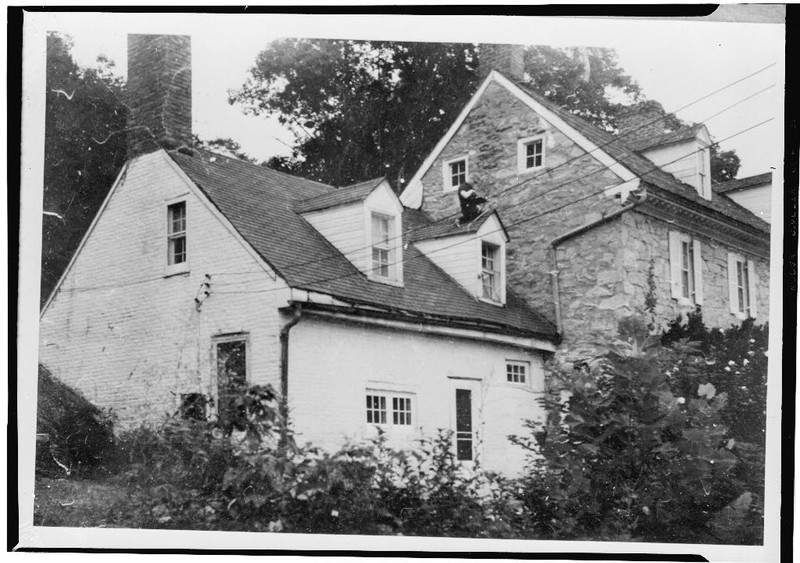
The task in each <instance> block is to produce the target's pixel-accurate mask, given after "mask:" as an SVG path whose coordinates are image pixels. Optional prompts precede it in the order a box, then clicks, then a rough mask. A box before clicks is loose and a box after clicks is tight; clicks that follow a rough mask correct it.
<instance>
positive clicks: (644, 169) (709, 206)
mask: <svg viewBox="0 0 800 563" xmlns="http://www.w3.org/2000/svg"><path fill="white" fill-rule="evenodd" d="M508 80H509V81H511V82H513V83H514V84H515V85H516V86H518V87H519V88H520V89H521V90H522V91H523V92H525V94H527V95H528V96H530V97H531V98H533V99H534V100H536V101H537V102H538V103H540V104H541V105H543V106H545V107H546V108H547V109H549V110H550V111H552V112H553V113H555V114H556V115H558V117H560V118H561V119H563V120H564V121H565V122H566V123H567V124H568V125H569V126H570V127H572V128H574V129H575V130H577V131H578V132H579V133H580V134H581V135H583V136H584V137H586V138H587V139H589V140H590V141H591V142H592V143H594V144H595V145H597V146H598V147H600V148H601V150H603V151H605V152H606V153H607V154H608V155H609V156H611V157H612V158H613V159H615V160H616V161H618V162H619V163H621V164H622V165H623V166H625V167H626V168H627V169H628V170H630V171H631V172H633V173H634V174H636V175H637V176H638V177H639V178H641V179H642V180H643V181H644V182H646V183H647V184H648V185H649V186H651V187H654V188H655V190H654V191H657V192H659V193H661V194H663V195H665V196H667V198H670V199H674V198H675V197H677V198H679V200H681V201H682V202H684V203H686V202H688V203H690V204H691V205H692V206H693V207H695V208H702V209H704V210H705V211H707V212H709V213H711V214H716V215H721V216H723V217H725V218H726V219H729V220H733V221H736V222H738V223H741V224H743V225H746V226H747V227H750V229H752V230H754V231H756V232H759V233H762V234H769V228H770V227H769V223H767V222H766V221H764V220H763V219H761V218H760V217H757V216H756V215H755V214H753V213H752V212H750V211H749V210H748V209H745V208H744V207H742V206H741V205H739V204H738V203H736V202H734V201H733V200H732V199H730V198H728V197H725V196H724V195H720V196H718V197H713V198H711V200H707V199H705V198H703V197H702V196H701V195H700V194H698V193H697V191H696V190H695V189H694V188H693V187H692V186H690V185H689V184H685V183H683V182H681V181H680V180H678V179H677V178H675V176H673V175H672V174H669V173H668V172H664V171H663V170H662V169H661V168H659V167H658V166H656V165H655V164H653V162H651V161H650V160H648V159H647V158H645V157H643V156H640V155H639V154H637V153H636V152H634V151H633V150H631V149H630V148H629V147H627V146H626V145H625V143H624V142H622V141H620V140H619V139H617V138H616V137H615V136H614V135H612V134H611V133H608V132H606V131H603V130H601V129H599V128H598V127H595V126H594V125H592V124H591V123H589V122H588V121H586V120H584V119H582V118H580V117H578V116H576V115H574V114H572V113H570V112H569V111H567V110H565V109H563V108H561V107H559V106H557V105H555V104H553V103H552V102H550V101H549V100H547V99H546V98H544V97H543V96H540V95H539V94H537V93H536V92H534V91H533V90H532V89H531V88H530V87H529V86H528V85H527V84H525V83H524V82H518V81H515V80H512V79H510V78H508Z"/></svg>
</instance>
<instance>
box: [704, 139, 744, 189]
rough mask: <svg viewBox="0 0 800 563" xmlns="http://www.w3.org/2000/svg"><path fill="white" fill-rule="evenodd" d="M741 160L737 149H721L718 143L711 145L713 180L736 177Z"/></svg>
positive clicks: (720, 181)
mask: <svg viewBox="0 0 800 563" xmlns="http://www.w3.org/2000/svg"><path fill="white" fill-rule="evenodd" d="M740 166H741V161H740V160H739V156H738V155H737V154H736V151H734V150H729V151H720V150H719V146H718V145H711V181H712V182H715V183H722V182H727V181H728V180H733V179H735V178H736V174H738V173H739V167H740Z"/></svg>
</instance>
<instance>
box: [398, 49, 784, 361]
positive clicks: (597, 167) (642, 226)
mask: <svg viewBox="0 0 800 563" xmlns="http://www.w3.org/2000/svg"><path fill="white" fill-rule="evenodd" d="M481 61H482V65H483V66H482V68H481V71H482V74H483V75H484V76H485V79H484V80H483V82H482V84H481V85H480V87H479V88H478V90H477V92H475V94H474V95H473V96H472V98H471V99H470V100H469V102H468V103H467V104H466V106H465V107H464V108H463V110H462V112H461V113H460V115H459V116H458V117H457V119H456V120H455V122H454V123H453V125H452V126H451V127H450V129H449V130H448V131H447V132H446V134H445V135H444V136H443V137H442V138H441V139H440V141H439V142H438V144H437V145H436V146H435V148H434V149H433V151H432V152H431V153H430V154H429V155H428V156H427V158H426V159H425V160H424V162H423V164H422V165H421V166H420V168H419V170H417V172H416V173H415V175H414V176H413V177H412V178H411V180H410V181H409V182H408V184H407V186H406V188H405V189H404V191H403V193H402V194H401V196H400V199H401V201H402V202H403V204H404V205H406V206H408V207H412V208H416V209H420V210H422V211H424V212H426V213H427V214H429V215H430V216H431V217H433V218H434V219H444V218H448V217H451V216H453V215H454V214H456V213H457V208H458V198H457V195H456V194H457V189H456V188H457V185H458V184H459V183H460V182H461V181H469V182H470V183H471V184H472V185H473V186H474V187H475V189H476V190H477V191H479V192H480V193H481V194H482V195H483V196H485V197H487V198H489V199H490V204H489V205H491V206H492V208H494V209H496V210H498V211H499V212H500V213H501V214H502V216H503V220H504V222H505V225H506V227H507V229H508V231H509V233H510V234H511V241H510V242H509V244H508V250H507V261H508V262H507V268H508V282H509V286H510V287H511V288H513V289H514V290H515V291H517V292H518V293H520V294H521V295H523V296H524V297H525V298H526V299H527V301H528V303H529V304H531V305H532V306H536V307H537V308H541V307H543V306H544V305H543V304H547V305H546V306H544V309H543V312H544V313H545V314H546V315H547V317H548V318H549V319H551V320H552V321H553V322H554V323H555V324H556V326H557V327H558V331H559V333H560V334H561V335H562V338H563V341H562V345H561V347H560V350H559V354H560V355H563V357H564V358H566V359H567V360H568V361H571V360H578V359H582V358H586V357H587V355H590V354H592V352H593V351H594V350H595V347H594V345H593V343H594V342H596V341H597V339H607V338H609V337H610V336H613V335H614V334H615V333H616V330H617V326H618V322H619V320H620V319H623V318H625V317H629V316H632V315H642V316H643V317H644V318H647V319H649V320H650V321H651V322H653V323H654V324H656V325H658V326H664V325H665V324H666V323H667V322H669V321H671V320H672V319H674V318H676V316H678V315H682V314H684V313H687V312H690V311H693V310H695V308H696V307H701V308H702V312H703V316H704V319H705V321H706V323H707V324H709V325H710V326H717V327H728V326H730V325H732V324H735V323H738V322H740V321H741V320H742V319H744V318H746V317H754V318H755V319H756V321H757V322H759V323H760V322H765V321H766V320H767V318H768V312H769V291H768V288H769V257H770V255H769V237H770V230H769V225H768V224H767V223H766V222H765V221H764V220H763V219H761V218H759V217H757V216H755V215H754V214H753V213H751V212H750V211H748V210H747V209H745V208H744V207H742V206H741V205H739V204H738V203H736V202H735V201H734V200H732V199H731V198H729V197H727V196H726V195H724V194H721V193H718V192H714V191H713V190H712V188H711V179H710V175H709V171H710V162H709V159H710V155H709V152H710V151H709V146H710V144H711V139H710V136H709V134H708V131H707V129H706V127H705V126H704V125H698V126H694V127H690V128H686V129H683V130H681V131H672V132H670V131H665V128H664V126H663V119H660V118H663V117H664V112H663V109H662V108H661V107H660V105H658V104H657V103H652V102H651V103H646V104H644V105H643V106H640V107H637V108H635V110H634V111H631V112H630V113H629V115H628V116H627V118H626V120H625V122H624V125H623V127H622V128H621V131H620V132H619V134H618V135H612V134H609V133H607V132H605V131H602V130H600V129H598V128H597V127H595V126H593V125H591V124H589V123H588V122H587V121H585V120H583V119H581V118H579V117H577V116H575V115H573V114H571V113H569V112H567V111H566V110H564V109H562V108H560V107H557V106H556V105H554V104H552V103H550V102H549V101H547V100H546V99H544V98H543V97H542V96H540V95H538V94H537V93H535V92H534V91H532V90H531V89H530V88H529V87H528V86H527V85H526V84H525V82H524V80H523V78H524V76H523V66H522V47H521V46H513V45H495V46H485V47H484V49H483V52H482V53H481Z"/></svg>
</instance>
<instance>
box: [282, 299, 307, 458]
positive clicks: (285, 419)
mask: <svg viewBox="0 0 800 563" xmlns="http://www.w3.org/2000/svg"><path fill="white" fill-rule="evenodd" d="M302 312H303V309H302V307H301V305H300V304H299V303H295V305H294V313H293V314H292V318H291V319H289V320H288V321H287V323H286V324H285V325H283V328H281V334H280V342H281V402H280V407H279V409H280V415H281V441H280V443H281V445H282V446H285V445H286V442H287V439H288V435H289V331H290V330H292V327H293V326H294V325H296V324H297V323H299V322H300V316H301V315H302Z"/></svg>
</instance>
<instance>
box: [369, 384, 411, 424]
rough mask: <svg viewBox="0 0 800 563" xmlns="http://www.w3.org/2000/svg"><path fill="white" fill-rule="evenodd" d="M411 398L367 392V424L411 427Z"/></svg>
mask: <svg viewBox="0 0 800 563" xmlns="http://www.w3.org/2000/svg"><path fill="white" fill-rule="evenodd" d="M411 420H412V419H411V397H409V396H407V395H397V394H392V393H375V392H367V424H386V425H392V426H411V424H412V423H411Z"/></svg>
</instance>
